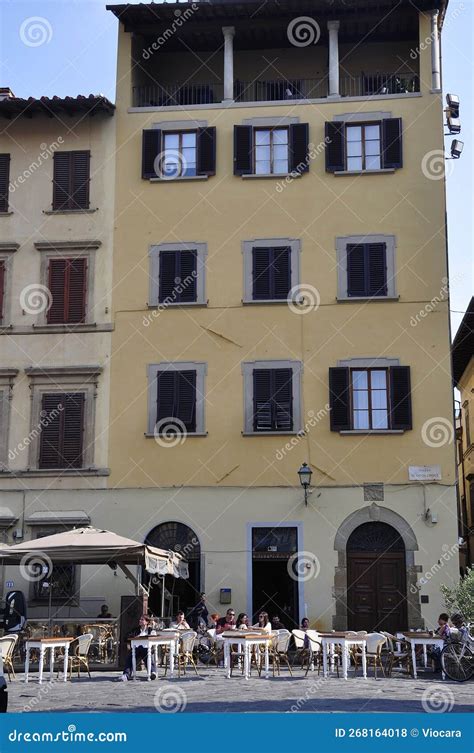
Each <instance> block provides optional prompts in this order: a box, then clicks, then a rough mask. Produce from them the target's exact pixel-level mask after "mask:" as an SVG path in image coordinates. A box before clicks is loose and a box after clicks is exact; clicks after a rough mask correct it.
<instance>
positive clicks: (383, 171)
mask: <svg viewBox="0 0 474 753" xmlns="http://www.w3.org/2000/svg"><path fill="white" fill-rule="evenodd" d="M394 172H395V168H394V167H384V168H383V169H381V170H336V171H335V173H334V175H337V176H340V175H386V174H387V173H394Z"/></svg>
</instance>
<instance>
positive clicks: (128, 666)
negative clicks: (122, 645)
mask: <svg viewBox="0 0 474 753" xmlns="http://www.w3.org/2000/svg"><path fill="white" fill-rule="evenodd" d="M145 635H156V630H153V628H152V624H151V620H150V618H149V617H148V615H147V614H142V616H141V617H140V619H139V620H138V628H136V629H135V630H132V632H131V633H130V634H129V635H128V636H127V638H141V637H142V636H145ZM135 656H136V659H137V665H138V663H139V662H140V661H141V660H143V661H144V662H146V660H147V649H146V648H145V647H144V646H137V647H136V648H135ZM131 675H132V652H131V651H129V652H128V655H127V660H126V662H125V667H124V670H123V674H122V677H121V678H120V679H121V680H122V681H123V682H127V680H130V677H131ZM150 678H151V679H152V680H156V664H155V659H154V656H153V654H152V655H151V675H150Z"/></svg>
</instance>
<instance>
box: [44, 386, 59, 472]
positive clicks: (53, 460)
mask: <svg viewBox="0 0 474 753" xmlns="http://www.w3.org/2000/svg"><path fill="white" fill-rule="evenodd" d="M62 402H63V395H61V394H60V393H59V394H50V395H43V399H42V401H41V437H40V454H39V467H40V468H60V467H61V465H60V444H61V442H60V437H61V410H62Z"/></svg>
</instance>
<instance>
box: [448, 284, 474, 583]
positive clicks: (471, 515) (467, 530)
mask: <svg viewBox="0 0 474 753" xmlns="http://www.w3.org/2000/svg"><path fill="white" fill-rule="evenodd" d="M473 318H474V298H471V301H470V303H469V306H468V307H467V311H466V313H465V315H464V318H463V320H462V322H461V324H460V326H459V329H458V331H457V333H456V337H455V338H454V342H453V348H452V352H453V379H454V384H455V386H456V387H457V389H458V390H459V392H460V400H459V403H458V405H457V415H456V419H457V420H456V440H457V441H456V444H457V461H458V516H459V538H460V540H461V541H462V543H461V549H460V565H461V571H462V572H463V573H465V571H466V568H467V567H472V564H473V554H474V426H473V411H474V405H473V397H472V396H473V395H474V333H473V330H474V327H473V321H474V319H473Z"/></svg>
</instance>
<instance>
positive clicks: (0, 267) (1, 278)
mask: <svg viewBox="0 0 474 753" xmlns="http://www.w3.org/2000/svg"><path fill="white" fill-rule="evenodd" d="M4 293H5V262H4V261H0V322H3V301H4V298H5V295H4Z"/></svg>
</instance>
